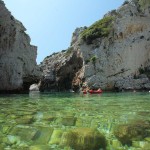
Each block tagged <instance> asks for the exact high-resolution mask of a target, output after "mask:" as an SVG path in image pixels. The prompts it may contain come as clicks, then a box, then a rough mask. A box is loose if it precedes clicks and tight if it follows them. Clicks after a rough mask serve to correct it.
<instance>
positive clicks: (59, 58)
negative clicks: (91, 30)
mask: <svg viewBox="0 0 150 150" xmlns="http://www.w3.org/2000/svg"><path fill="white" fill-rule="evenodd" d="M82 64H83V60H82V58H81V57H80V54H79V53H78V52H77V51H74V50H73V48H72V47H70V48H69V49H68V50H66V51H62V52H60V53H57V54H53V55H51V56H48V57H46V58H45V59H44V61H43V62H42V63H41V64H40V68H41V70H43V76H44V77H43V80H41V86H40V90H41V91H45V90H46V91H66V90H69V89H72V82H73V79H74V77H75V74H76V72H77V71H78V70H80V69H81V67H82ZM78 86H79V85H77V87H74V89H78Z"/></svg>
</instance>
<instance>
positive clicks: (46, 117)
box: [42, 114, 56, 122]
mask: <svg viewBox="0 0 150 150" xmlns="http://www.w3.org/2000/svg"><path fill="white" fill-rule="evenodd" d="M42 119H43V120H46V121H50V122H51V121H54V120H56V117H55V116H52V115H49V114H43V118H42Z"/></svg>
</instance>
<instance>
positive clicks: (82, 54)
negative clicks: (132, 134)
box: [0, 0, 150, 91]
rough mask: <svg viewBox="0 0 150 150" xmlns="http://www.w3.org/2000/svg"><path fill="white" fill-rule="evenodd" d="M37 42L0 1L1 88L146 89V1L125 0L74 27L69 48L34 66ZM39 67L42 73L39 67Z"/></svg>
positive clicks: (149, 33) (149, 63) (149, 67)
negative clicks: (34, 43) (85, 24)
mask: <svg viewBox="0 0 150 150" xmlns="http://www.w3.org/2000/svg"><path fill="white" fill-rule="evenodd" d="M36 52H37V50H36V47H35V46H31V45H30V38H29V36H28V35H27V34H26V33H25V28H24V27H23V25H22V24H21V23H20V22H19V21H17V20H16V19H14V17H13V16H12V15H11V13H10V12H9V11H8V10H7V9H6V7H5V5H4V3H3V2H2V1H1V0H0V81H1V85H0V91H16V90H17V91H19V90H27V89H29V85H31V84H32V83H38V82H39V81H40V83H39V84H38V87H39V89H40V91H68V90H70V89H72V90H74V91H79V90H80V89H81V87H82V86H83V85H85V84H86V85H87V86H88V87H89V88H93V89H97V88H99V87H100V88H101V89H103V90H117V91H122V90H150V2H149V0H130V1H125V2H124V3H123V5H122V6H120V7H119V8H118V9H117V10H112V11H110V12H108V13H107V14H106V15H104V17H103V18H102V19H101V20H99V21H97V22H95V23H94V24H92V25H91V26H90V27H81V28H77V29H75V31H74V33H73V35H72V40H71V44H70V46H69V48H68V49H66V50H62V51H61V52H59V53H54V54H52V55H50V56H47V57H46V58H45V59H44V60H43V62H41V64H40V65H39V66H37V65H36V54H37V53H36ZM40 70H41V71H42V73H41V72H40Z"/></svg>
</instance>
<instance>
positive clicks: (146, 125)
mask: <svg viewBox="0 0 150 150" xmlns="http://www.w3.org/2000/svg"><path fill="white" fill-rule="evenodd" d="M149 130H150V122H149V121H136V122H133V123H128V124H122V125H118V126H117V127H116V128H115V130H114V135H115V136H116V137H117V139H118V140H119V141H120V142H121V143H122V144H123V145H125V144H126V145H128V146H131V145H132V142H133V141H134V140H135V141H140V140H143V139H144V138H146V137H148V136H150V131H149Z"/></svg>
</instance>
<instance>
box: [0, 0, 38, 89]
mask: <svg viewBox="0 0 150 150" xmlns="http://www.w3.org/2000/svg"><path fill="white" fill-rule="evenodd" d="M25 31H26V29H25V27H24V26H23V25H22V23H21V22H19V21H18V20H16V19H15V18H14V17H13V16H12V15H11V13H10V12H9V11H8V10H7V8H6V7H5V4H4V2H3V1H2V0H0V83H1V84H0V91H1V92H6V91H7V92H8V91H9V92H14V91H24V90H28V89H29V85H30V84H32V83H33V82H36V81H37V80H38V79H39V77H40V72H39V69H38V67H37V65H36V56H37V47H36V46H32V45H30V37H29V36H28V35H27V34H26V33H25Z"/></svg>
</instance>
